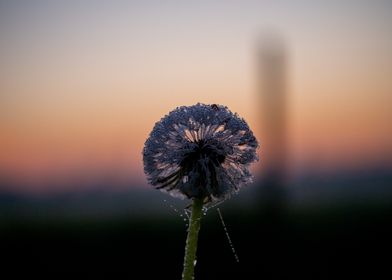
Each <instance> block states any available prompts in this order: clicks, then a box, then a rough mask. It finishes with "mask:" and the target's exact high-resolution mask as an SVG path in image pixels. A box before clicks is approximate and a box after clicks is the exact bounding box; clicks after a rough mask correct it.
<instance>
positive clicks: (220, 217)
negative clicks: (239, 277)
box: [216, 208, 240, 263]
mask: <svg viewBox="0 0 392 280" xmlns="http://www.w3.org/2000/svg"><path fill="white" fill-rule="evenodd" d="M216 211H217V212H218V215H219V219H220V220H221V223H222V226H223V230H224V231H225V234H226V237H227V241H228V242H229V245H230V248H231V251H232V252H233V255H234V258H235V260H236V261H237V262H238V263H239V262H240V259H239V258H238V255H237V253H236V251H235V249H234V245H233V242H232V241H231V238H230V235H229V232H228V231H227V227H226V224H225V222H224V221H223V216H222V213H221V211H220V209H219V208H216Z"/></svg>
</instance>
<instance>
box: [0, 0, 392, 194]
mask: <svg viewBox="0 0 392 280" xmlns="http://www.w3.org/2000/svg"><path fill="white" fill-rule="evenodd" d="M54 2H56V3H54ZM288 2H289V1H287V2H281V1H193V2H191V1H139V2H134V1H53V2H51V1H34V3H33V1H8V2H7V1H5V2H4V1H3V2H2V3H1V4H0V42H1V43H0V44H1V47H0V133H1V135H0V175H1V176H2V177H3V178H7V179H10V180H16V181H18V182H22V183H26V188H28V187H27V185H28V184H27V183H30V182H34V183H35V187H34V188H39V187H37V185H40V184H41V185H42V186H43V185H45V184H46V183H47V182H52V181H56V180H57V181H59V180H62V181H67V180H68V181H70V182H72V180H73V178H78V180H79V179H80V180H87V181H88V180H91V181H93V180H95V179H97V180H99V179H100V178H102V176H103V177H105V178H107V179H108V180H109V179H115V180H118V181H121V182H125V183H126V182H133V183H138V184H145V179H144V175H143V166H142V157H141V150H142V148H143V143H144V141H145V139H146V138H147V136H148V134H149V132H150V131H151V129H152V127H153V125H154V123H155V122H156V121H158V120H159V119H160V118H161V117H162V116H164V114H166V113H168V112H169V111H170V110H172V109H173V108H175V107H176V106H180V105H191V104H194V103H197V102H203V103H220V104H225V105H227V106H228V107H229V108H230V109H231V110H232V111H235V112H238V113H239V114H240V115H241V116H242V117H244V118H245V119H246V120H247V121H248V122H249V124H250V126H251V127H252V128H253V129H254V130H255V131H256V135H260V134H261V130H262V128H261V127H260V125H259V119H258V113H259V112H258V110H259V107H260V106H259V105H260V104H258V102H259V101H258V99H257V98H258V96H257V94H258V92H257V83H258V77H257V72H256V69H257V60H256V58H257V57H256V46H257V42H258V41H259V39H260V37H263V34H264V33H265V32H266V33H271V32H272V33H276V34H279V36H280V37H282V38H283V39H284V42H285V45H286V48H287V51H288V53H287V55H288V69H287V71H288V81H287V82H288V94H289V96H288V100H289V112H288V122H289V137H290V138H289V148H290V155H291V164H292V168H293V170H306V169H307V168H309V167H312V168H320V169H339V168H347V167H350V166H358V165H361V164H363V165H365V166H366V165H371V164H375V165H377V164H390V163H391V156H392V128H391V127H392V125H391V124H390V121H391V120H392V110H391V104H392V35H391V34H392V18H391V17H390V15H391V13H392V5H391V3H390V2H388V1H344V3H341V2H343V1H290V2H289V3H288ZM326 2H328V3H326ZM260 140H261V142H262V141H263V139H260ZM261 158H262V148H261ZM37 183H38V184H37ZM22 185H23V184H22ZM43 188H44V187H43Z"/></svg>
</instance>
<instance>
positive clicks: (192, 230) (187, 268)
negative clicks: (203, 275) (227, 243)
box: [182, 198, 203, 280]
mask: <svg viewBox="0 0 392 280" xmlns="http://www.w3.org/2000/svg"><path fill="white" fill-rule="evenodd" d="M202 208H203V200H202V199H199V198H194V199H193V203H192V213H191V218H190V220H189V227H188V236H187V238H186V245H185V257H184V270H183V272H182V280H192V279H194V277H193V274H194V268H195V260H196V251H197V238H198V234H199V230H200V220H201V217H202Z"/></svg>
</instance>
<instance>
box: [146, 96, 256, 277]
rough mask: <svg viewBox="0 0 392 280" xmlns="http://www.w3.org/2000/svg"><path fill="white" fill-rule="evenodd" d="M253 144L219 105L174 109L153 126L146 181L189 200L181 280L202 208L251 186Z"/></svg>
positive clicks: (187, 272)
mask: <svg viewBox="0 0 392 280" xmlns="http://www.w3.org/2000/svg"><path fill="white" fill-rule="evenodd" d="M257 147H258V143H257V140H256V138H255V137H254V135H253V133H252V131H251V130H250V129H249V126H248V125H247V123H246V122H245V121H244V120H243V119H242V118H240V117H239V116H238V115H237V114H233V113H232V112H231V111H230V110H229V109H228V108H227V107H225V106H222V105H216V104H213V105H206V104H201V103H198V104H196V105H193V106H182V107H178V108H176V109H175V110H173V111H172V112H170V113H169V114H168V115H166V116H165V117H164V118H162V119H161V120H160V121H159V122H157V123H156V124H155V127H154V128H153V130H152V132H151V134H150V137H149V138H148V139H147V141H146V143H145V146H144V150H143V160H144V171H145V173H146V175H147V178H148V181H149V183H150V184H151V185H153V186H155V187H156V188H157V189H160V190H162V191H164V192H167V193H169V194H170V195H172V196H176V197H181V198H189V199H192V201H193V203H192V214H191V218H190V221H189V229H188V237H187V242H186V249H185V259H184V272H183V279H193V270H194V263H195V256H196V248H197V235H198V232H199V229H200V219H201V216H202V215H201V214H202V207H203V205H209V204H214V203H218V202H221V201H223V200H225V199H227V198H229V197H231V196H232V195H233V194H235V193H237V192H238V190H239V189H240V188H241V187H242V186H244V185H246V184H248V183H250V182H252V175H251V174H250V172H249V165H250V163H252V162H254V161H255V160H257V155H256V149H257Z"/></svg>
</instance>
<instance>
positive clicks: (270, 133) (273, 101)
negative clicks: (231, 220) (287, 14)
mask: <svg viewBox="0 0 392 280" xmlns="http://www.w3.org/2000/svg"><path fill="white" fill-rule="evenodd" d="M257 47H258V53H257V60H258V77H259V86H258V88H259V98H260V99H259V104H260V105H261V106H260V115H259V117H260V120H261V122H260V124H261V138H260V139H261V162H262V167H261V170H260V175H261V176H260V178H259V179H260V180H259V183H260V185H261V187H260V192H261V193H260V200H261V206H262V209H261V211H263V212H264V214H266V215H268V217H269V218H271V219H273V220H274V219H279V216H280V214H281V212H282V210H283V207H284V204H285V198H286V195H285V184H286V175H287V142H286V141H287V116H286V113H287V89H286V86H287V85H286V80H287V71H286V70H287V69H286V66H287V65H286V64H287V52H286V48H285V45H284V43H283V40H281V39H280V38H279V37H276V36H272V37H271V36H270V37H268V38H263V40H261V41H260V42H259V45H258V46H257Z"/></svg>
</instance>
